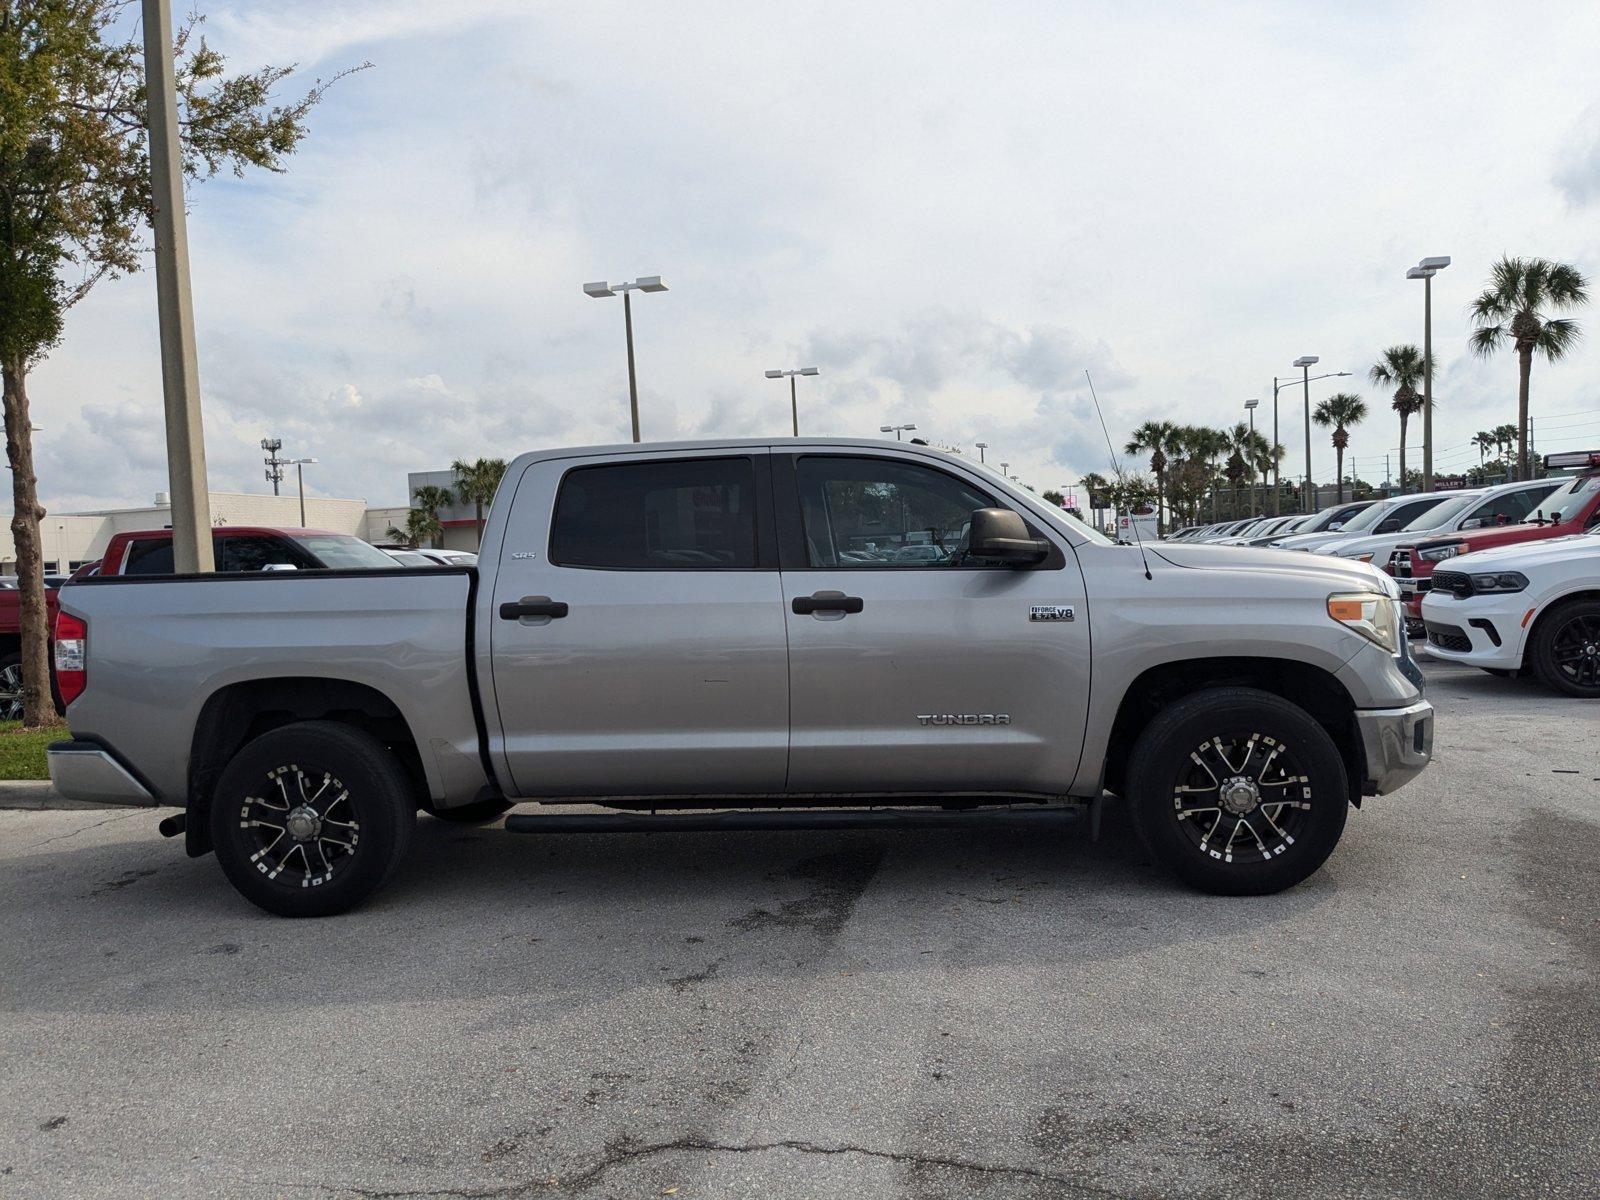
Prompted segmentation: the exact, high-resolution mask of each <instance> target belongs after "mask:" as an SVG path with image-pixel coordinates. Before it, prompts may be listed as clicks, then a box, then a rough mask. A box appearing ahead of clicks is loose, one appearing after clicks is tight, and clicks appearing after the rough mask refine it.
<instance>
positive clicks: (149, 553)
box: [122, 538, 172, 575]
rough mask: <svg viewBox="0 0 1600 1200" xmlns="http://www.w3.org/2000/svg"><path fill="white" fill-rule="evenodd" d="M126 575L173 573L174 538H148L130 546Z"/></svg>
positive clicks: (125, 564)
mask: <svg viewBox="0 0 1600 1200" xmlns="http://www.w3.org/2000/svg"><path fill="white" fill-rule="evenodd" d="M122 573H123V574H124V575H171V574H172V539H171V538H146V539H145V540H143V541H138V542H134V543H133V545H131V546H129V547H128V550H127V558H126V561H124V562H123V564H122Z"/></svg>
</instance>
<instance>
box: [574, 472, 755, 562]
mask: <svg viewBox="0 0 1600 1200" xmlns="http://www.w3.org/2000/svg"><path fill="white" fill-rule="evenodd" d="M550 561H551V562H552V563H554V564H556V565H557V566H562V567H605V568H611V569H624V570H627V569H631V570H652V571H686V570H714V569H717V568H729V567H734V568H744V569H747V570H749V569H753V568H754V567H755V565H756V516H755V466H754V464H753V463H752V462H751V460H750V459H748V458H680V459H670V460H667V461H665V462H647V463H612V464H608V465H606V466H600V467H578V468H576V469H575V470H572V471H568V472H567V474H566V476H565V477H564V478H563V479H562V481H561V489H560V491H558V492H557V493H556V507H555V517H554V519H553V520H552V521H551V528H550Z"/></svg>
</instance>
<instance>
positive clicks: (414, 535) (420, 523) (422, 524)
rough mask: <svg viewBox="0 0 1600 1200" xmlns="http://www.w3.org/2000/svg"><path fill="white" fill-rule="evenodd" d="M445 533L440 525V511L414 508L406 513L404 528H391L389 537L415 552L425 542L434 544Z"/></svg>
mask: <svg viewBox="0 0 1600 1200" xmlns="http://www.w3.org/2000/svg"><path fill="white" fill-rule="evenodd" d="M441 532H443V530H442V528H441V526H440V525H439V513H438V510H436V509H435V510H429V509H426V508H413V509H411V510H410V511H408V512H407V513H406V521H405V525H404V527H403V528H398V529H397V528H396V527H395V526H393V525H391V526H389V533H388V536H389V537H391V538H393V539H394V540H395V541H397V542H404V543H405V544H406V545H408V546H410V547H411V548H412V549H413V550H415V549H416V548H417V547H418V546H420V545H422V543H423V542H425V541H426V542H433V541H434V540H435V539H437V538H438V536H439V534H440V533H441Z"/></svg>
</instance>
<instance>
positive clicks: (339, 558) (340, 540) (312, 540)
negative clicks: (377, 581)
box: [293, 533, 395, 571]
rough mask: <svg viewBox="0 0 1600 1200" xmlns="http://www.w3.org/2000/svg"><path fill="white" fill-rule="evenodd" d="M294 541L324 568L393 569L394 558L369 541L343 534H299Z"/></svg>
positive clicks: (347, 569) (349, 569) (356, 569)
mask: <svg viewBox="0 0 1600 1200" xmlns="http://www.w3.org/2000/svg"><path fill="white" fill-rule="evenodd" d="M293 541H294V544H295V545H296V546H298V547H300V549H302V550H304V551H305V552H306V553H307V554H309V555H311V557H312V558H313V559H315V560H316V561H317V562H319V563H321V564H322V565H323V566H324V567H331V568H333V569H335V570H344V571H352V570H355V571H364V570H386V571H389V570H393V569H394V567H395V561H394V559H392V558H390V557H389V556H388V555H387V554H385V553H384V552H383V551H382V550H379V549H378V548H377V547H376V546H374V545H372V544H371V543H369V542H363V541H362V540H361V539H360V538H358V537H350V536H349V535H348V534H340V533H307V534H300V535H297V536H296V537H295V538H294V539H293Z"/></svg>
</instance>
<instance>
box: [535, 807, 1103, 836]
mask: <svg viewBox="0 0 1600 1200" xmlns="http://www.w3.org/2000/svg"><path fill="white" fill-rule="evenodd" d="M1081 811H1082V810H1081V809H1080V808H1078V807H1077V806H1075V805H1074V806H1070V807H1069V806H1064V805H1051V806H1049V807H1041V808H969V809H915V808H860V809H841V808H819V809H803V808H779V809H772V810H770V811H760V810H752V809H740V810H738V811H735V812H693V813H685V814H681V815H680V814H673V815H670V816H669V815H666V814H662V813H546V814H539V815H535V814H533V813H512V814H511V815H510V816H508V817H506V830H507V832H509V833H714V832H725V833H735V832H747V831H757V830H770V829H779V830H782V829H970V828H972V827H973V826H975V825H976V826H982V827H984V828H988V829H1039V828H1054V827H1064V826H1067V825H1070V824H1072V823H1073V822H1074V821H1076V820H1077V819H1078V817H1079V816H1080V815H1081Z"/></svg>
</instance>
